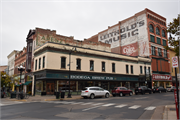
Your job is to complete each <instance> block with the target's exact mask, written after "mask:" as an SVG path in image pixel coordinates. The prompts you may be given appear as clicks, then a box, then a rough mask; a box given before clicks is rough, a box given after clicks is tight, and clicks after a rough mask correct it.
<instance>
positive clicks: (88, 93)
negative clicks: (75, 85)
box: [81, 87, 110, 99]
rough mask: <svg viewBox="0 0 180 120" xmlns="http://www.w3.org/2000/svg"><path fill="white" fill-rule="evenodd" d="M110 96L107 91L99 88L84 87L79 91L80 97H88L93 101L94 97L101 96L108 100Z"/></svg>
mask: <svg viewBox="0 0 180 120" xmlns="http://www.w3.org/2000/svg"><path fill="white" fill-rule="evenodd" d="M109 95H110V92H109V91H107V90H104V89H103V88H100V87H85V88H84V89H83V90H82V91H81V96H82V97H84V98H88V97H90V98H91V99H94V98H95V97H98V96H101V97H106V98H108V97H109Z"/></svg>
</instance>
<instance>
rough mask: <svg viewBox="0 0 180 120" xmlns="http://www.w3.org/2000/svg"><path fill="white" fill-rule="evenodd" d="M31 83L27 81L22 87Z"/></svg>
mask: <svg viewBox="0 0 180 120" xmlns="http://www.w3.org/2000/svg"><path fill="white" fill-rule="evenodd" d="M31 82H32V81H27V82H26V83H24V84H23V85H29V84H30V83H31Z"/></svg>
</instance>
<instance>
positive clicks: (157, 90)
mask: <svg viewBox="0 0 180 120" xmlns="http://www.w3.org/2000/svg"><path fill="white" fill-rule="evenodd" d="M156 92H158V93H161V92H167V89H165V88H164V87H162V86H159V87H156V88H154V89H153V93H156Z"/></svg>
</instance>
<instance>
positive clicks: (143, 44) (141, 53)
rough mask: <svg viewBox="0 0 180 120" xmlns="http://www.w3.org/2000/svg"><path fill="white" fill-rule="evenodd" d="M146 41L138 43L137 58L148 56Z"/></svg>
mask: <svg viewBox="0 0 180 120" xmlns="http://www.w3.org/2000/svg"><path fill="white" fill-rule="evenodd" d="M148 43H149V42H148V41H141V42H139V56H149V46H148Z"/></svg>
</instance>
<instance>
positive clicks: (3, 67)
mask: <svg viewBox="0 0 180 120" xmlns="http://www.w3.org/2000/svg"><path fill="white" fill-rule="evenodd" d="M7 68H8V66H7V65H2V66H0V72H2V71H3V72H7V71H6V69H7ZM6 74H7V73H6Z"/></svg>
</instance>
